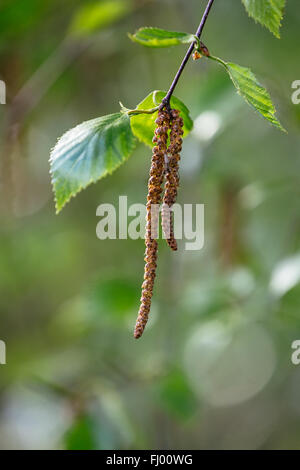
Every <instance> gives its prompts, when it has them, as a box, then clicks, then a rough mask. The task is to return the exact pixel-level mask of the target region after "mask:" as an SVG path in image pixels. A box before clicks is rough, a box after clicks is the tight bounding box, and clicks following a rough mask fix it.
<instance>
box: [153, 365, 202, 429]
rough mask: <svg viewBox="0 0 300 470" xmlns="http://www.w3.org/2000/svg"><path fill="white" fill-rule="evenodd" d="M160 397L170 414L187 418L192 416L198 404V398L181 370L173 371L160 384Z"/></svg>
mask: <svg viewBox="0 0 300 470" xmlns="http://www.w3.org/2000/svg"><path fill="white" fill-rule="evenodd" d="M158 395H159V399H160V401H161V402H162V404H163V407H164V409H166V410H167V411H168V412H169V413H170V414H172V415H174V416H175V417H176V418H179V419H182V420H186V419H189V418H191V417H192V416H193V415H194V413H195V409H196V406H197V400H196V397H195V395H194V393H193V392H192V390H191V388H190V387H189V384H188V382H187V380H186V378H185V376H184V374H183V373H182V372H181V371H180V370H176V371H173V372H171V373H170V374H169V375H168V376H167V377H166V378H165V379H163V380H162V382H161V383H160V385H159V390H158Z"/></svg>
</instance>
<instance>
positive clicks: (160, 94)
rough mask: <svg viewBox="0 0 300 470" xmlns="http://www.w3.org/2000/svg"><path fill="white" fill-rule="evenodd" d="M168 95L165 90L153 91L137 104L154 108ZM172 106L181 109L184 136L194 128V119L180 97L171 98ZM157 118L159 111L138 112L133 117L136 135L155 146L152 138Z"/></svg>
mask: <svg viewBox="0 0 300 470" xmlns="http://www.w3.org/2000/svg"><path fill="white" fill-rule="evenodd" d="M165 96H166V93H165V92H164V91H153V92H152V93H150V95H148V96H147V97H146V98H145V99H144V100H143V101H142V102H141V103H139V104H138V105H137V109H152V108H155V106H157V105H158V104H160V103H161V102H162V100H163V98H164V97H165ZM170 104H171V107H172V108H176V109H179V111H180V115H181V117H182V118H183V121H184V127H183V130H184V136H183V137H186V136H187V134H188V133H189V132H190V131H191V130H192V128H193V121H192V120H191V118H190V114H189V110H188V108H187V107H186V106H185V104H183V103H182V101H180V100H179V99H178V98H175V97H174V96H173V97H172V98H171V103H170ZM156 118H157V112H156V113H153V114H138V115H133V116H132V117H131V129H132V132H133V133H134V135H135V136H136V137H137V138H138V139H139V140H140V141H142V142H143V143H144V144H146V145H149V147H153V143H152V139H153V135H154V130H155V128H156V124H155V119H156Z"/></svg>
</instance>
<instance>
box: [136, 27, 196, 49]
mask: <svg viewBox="0 0 300 470" xmlns="http://www.w3.org/2000/svg"><path fill="white" fill-rule="evenodd" d="M128 36H129V37H130V39H131V40H132V41H135V42H138V43H139V44H142V45H143V46H147V47H170V46H177V45H178V44H187V43H191V42H194V41H195V36H193V34H188V33H178V32H175V31H166V30H165V29H160V28H149V27H147V28H140V29H138V30H137V31H136V33H134V34H128Z"/></svg>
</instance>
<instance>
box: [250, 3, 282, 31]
mask: <svg viewBox="0 0 300 470" xmlns="http://www.w3.org/2000/svg"><path fill="white" fill-rule="evenodd" d="M242 2H243V4H244V5H245V8H246V10H247V12H248V14H249V16H251V18H254V20H255V21H257V22H258V23H260V24H262V25H263V26H265V27H266V28H268V29H269V30H270V31H271V32H272V33H273V34H274V35H275V36H276V37H277V38H279V37H280V33H279V30H280V26H281V20H282V18H283V12H284V7H285V2H286V0H242Z"/></svg>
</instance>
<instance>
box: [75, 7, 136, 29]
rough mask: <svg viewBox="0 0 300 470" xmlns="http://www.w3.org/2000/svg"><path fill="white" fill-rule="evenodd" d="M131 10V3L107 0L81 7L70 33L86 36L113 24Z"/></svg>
mask: <svg viewBox="0 0 300 470" xmlns="http://www.w3.org/2000/svg"><path fill="white" fill-rule="evenodd" d="M131 8H132V4H131V1H127V0H107V1H103V2H99V1H97V2H92V3H88V4H87V5H84V6H83V7H81V8H80V9H79V10H78V11H77V12H76V14H75V16H74V18H73V20H72V22H71V26H70V32H71V33H73V34H76V35H87V34H90V33H93V32H94V31H96V30H100V29H102V28H105V27H107V26H110V25H111V24H113V23H115V22H116V21H118V20H119V19H121V18H122V17H123V16H125V15H126V14H127V13H128V12H129V11H130V10H131Z"/></svg>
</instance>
